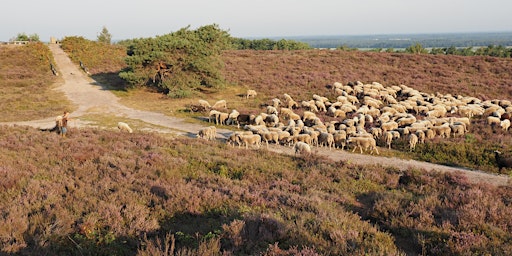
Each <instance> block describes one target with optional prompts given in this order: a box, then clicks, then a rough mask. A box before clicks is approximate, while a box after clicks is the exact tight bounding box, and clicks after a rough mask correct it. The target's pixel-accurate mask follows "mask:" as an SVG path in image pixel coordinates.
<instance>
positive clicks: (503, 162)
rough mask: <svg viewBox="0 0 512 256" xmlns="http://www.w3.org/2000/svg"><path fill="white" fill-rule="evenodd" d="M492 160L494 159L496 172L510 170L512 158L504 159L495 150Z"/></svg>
mask: <svg viewBox="0 0 512 256" xmlns="http://www.w3.org/2000/svg"><path fill="white" fill-rule="evenodd" d="M494 158H495V159H496V164H498V168H499V169H498V172H500V173H501V170H502V169H503V168H510V167H512V157H508V156H507V157H505V156H503V153H501V152H500V151H498V150H496V151H494Z"/></svg>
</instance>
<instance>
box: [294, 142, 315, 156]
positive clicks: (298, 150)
mask: <svg viewBox="0 0 512 256" xmlns="http://www.w3.org/2000/svg"><path fill="white" fill-rule="evenodd" d="M293 148H294V151H295V154H311V147H310V146H309V144H307V143H305V142H301V141H299V142H297V143H295V146H294V147H293Z"/></svg>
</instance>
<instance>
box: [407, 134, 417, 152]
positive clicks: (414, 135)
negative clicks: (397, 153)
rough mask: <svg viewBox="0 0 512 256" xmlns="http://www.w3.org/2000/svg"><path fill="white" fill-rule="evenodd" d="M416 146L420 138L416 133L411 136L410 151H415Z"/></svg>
mask: <svg viewBox="0 0 512 256" xmlns="http://www.w3.org/2000/svg"><path fill="white" fill-rule="evenodd" d="M416 144H418V136H416V134H415V133H411V134H409V150H410V151H413V150H414V148H416Z"/></svg>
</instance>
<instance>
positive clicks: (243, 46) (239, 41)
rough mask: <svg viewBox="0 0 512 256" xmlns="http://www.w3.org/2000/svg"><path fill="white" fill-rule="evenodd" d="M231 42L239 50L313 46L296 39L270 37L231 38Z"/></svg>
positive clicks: (304, 48)
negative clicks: (252, 38)
mask: <svg viewBox="0 0 512 256" xmlns="http://www.w3.org/2000/svg"><path fill="white" fill-rule="evenodd" d="M231 44H232V45H233V48H234V49H237V50H307V49H311V46H309V44H307V43H303V42H298V41H294V40H286V39H280V40H278V41H275V40H271V39H268V38H264V39H254V40H251V39H244V38H231Z"/></svg>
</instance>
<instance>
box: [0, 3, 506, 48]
mask: <svg viewBox="0 0 512 256" xmlns="http://www.w3.org/2000/svg"><path fill="white" fill-rule="evenodd" d="M510 10H512V1H510V0H429V1H418V0H308V1H304V0H255V1H246V0H181V1H175V0H124V1H120V0H82V1H76V0H44V1H42V0H23V1H8V2H6V3H3V4H2V8H1V11H0V24H2V25H1V28H0V41H9V40H10V39H12V38H15V37H16V36H17V35H18V34H20V33H25V34H27V35H33V34H37V35H38V36H39V38H40V40H41V41H44V42H47V41H49V40H50V37H55V38H57V39H62V38H64V37H66V36H82V37H85V38H87V39H90V40H96V39H97V37H98V34H99V33H100V32H101V30H102V29H103V27H106V28H107V29H108V31H109V32H110V34H111V35H112V38H113V40H121V39H133V38H141V37H154V36H157V35H164V34H168V33H171V32H174V31H177V30H179V29H181V28H184V27H187V26H190V28H191V29H196V28H198V27H201V26H205V25H211V24H217V25H218V26H219V27H220V28H221V29H223V30H226V31H228V32H229V34H230V35H231V36H233V37H241V38H261V37H268V38H275V37H289V36H320V35H379V34H424V33H472V32H511V31H512V15H510Z"/></svg>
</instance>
